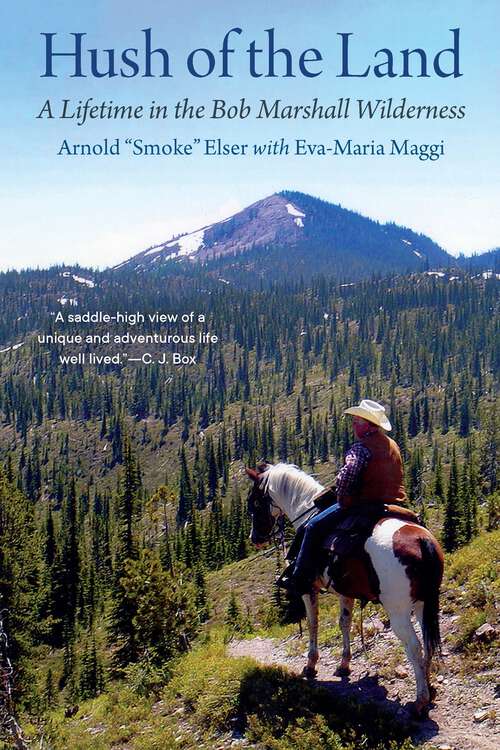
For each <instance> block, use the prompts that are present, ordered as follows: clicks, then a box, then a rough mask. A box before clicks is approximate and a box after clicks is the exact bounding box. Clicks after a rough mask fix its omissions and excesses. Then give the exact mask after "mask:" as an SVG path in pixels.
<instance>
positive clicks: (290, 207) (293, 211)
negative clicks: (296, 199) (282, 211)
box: [286, 203, 306, 219]
mask: <svg viewBox="0 0 500 750" xmlns="http://www.w3.org/2000/svg"><path fill="white" fill-rule="evenodd" d="M286 210H287V211H288V213H289V214H290V216H297V217H298V218H299V219H305V217H306V215H305V214H304V213H303V212H302V211H299V209H298V208H295V206H294V205H293V203H287V204H286Z"/></svg>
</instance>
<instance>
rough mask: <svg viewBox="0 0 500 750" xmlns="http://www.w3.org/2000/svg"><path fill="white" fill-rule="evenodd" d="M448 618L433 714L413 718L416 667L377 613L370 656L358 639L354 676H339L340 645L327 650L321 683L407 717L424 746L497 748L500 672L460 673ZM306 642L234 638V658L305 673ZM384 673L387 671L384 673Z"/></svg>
mask: <svg viewBox="0 0 500 750" xmlns="http://www.w3.org/2000/svg"><path fill="white" fill-rule="evenodd" d="M454 619H456V618H447V619H446V618H443V620H442V623H441V628H442V633H443V636H444V637H443V643H444V650H443V659H442V661H441V663H439V665H438V670H437V674H436V675H435V676H434V679H433V682H434V684H435V685H436V686H437V697H436V702H435V704H434V707H433V708H432V709H431V711H430V713H429V718H428V719H427V720H426V721H423V722H419V723H416V722H412V721H411V717H410V713H409V711H408V709H407V708H406V707H405V704H406V703H407V702H409V701H412V700H414V679H413V672H412V670H411V667H410V666H409V665H408V663H407V662H406V659H405V657H403V656H401V652H400V648H399V646H398V642H397V640H396V638H395V637H394V635H393V633H392V632H391V631H389V630H387V629H385V628H384V626H383V624H382V622H381V621H380V619H379V618H378V617H377V616H375V617H373V618H371V619H368V620H366V622H365V630H366V632H367V633H369V634H370V633H371V634H372V635H369V637H368V638H365V641H366V649H367V652H366V654H365V653H364V652H363V650H362V648H361V643H360V639H359V638H358V637H355V638H354V639H353V643H352V645H353V649H352V652H353V659H352V663H351V666H352V673H351V675H350V677H349V678H340V677H336V676H335V675H334V672H335V669H336V666H337V664H338V656H339V652H340V649H339V648H338V646H335V647H334V648H333V649H331V650H330V649H326V648H322V649H321V650H320V661H319V662H318V675H317V678H316V679H317V683H318V684H320V685H322V686H324V687H326V688H328V689H329V690H331V691H332V693H333V694H340V695H343V696H355V697H356V698H357V699H358V700H362V701H375V702H377V703H379V704H380V705H383V706H384V707H385V708H386V709H387V710H389V711H391V712H394V715H396V716H398V718H400V719H402V720H403V721H404V720H408V722H409V725H410V726H411V732H412V739H413V740H414V741H415V742H418V743H425V744H424V747H428V748H431V747H432V748H436V747H437V748H440V749H441V750H498V748H500V725H499V723H498V721H497V722H495V718H497V719H498V716H497V713H498V714H499V716H500V712H499V709H500V705H499V698H500V693H499V685H498V680H499V677H500V675H499V673H498V672H496V673H493V671H491V670H490V671H489V672H479V673H477V674H476V675H475V676H470V675H468V676H466V677H464V676H462V675H460V657H459V656H458V655H455V654H450V653H449V652H448V651H447V649H446V644H447V640H448V637H449V635H450V632H451V631H452V630H453V621H454ZM306 648H307V640H306V637H305V635H304V636H303V637H302V639H300V638H298V637H297V636H293V637H292V638H289V639H287V640H286V641H276V640H273V639H271V638H253V639H250V640H242V641H233V642H232V643H231V644H230V645H229V653H230V654H231V655H232V656H252V657H253V658H255V659H256V660H257V661H259V662H261V663H262V664H266V665H271V664H276V665H280V666H284V667H286V668H287V669H288V670H290V671H291V672H294V673H300V672H301V670H302V668H303V666H304V664H305V658H304V654H305V649H306ZM381 673H382V674H381Z"/></svg>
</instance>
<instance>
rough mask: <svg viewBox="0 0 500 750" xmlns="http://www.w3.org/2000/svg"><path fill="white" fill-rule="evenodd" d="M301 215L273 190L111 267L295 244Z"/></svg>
mask: <svg viewBox="0 0 500 750" xmlns="http://www.w3.org/2000/svg"><path fill="white" fill-rule="evenodd" d="M305 219H306V215H305V213H304V211H302V210H301V208H300V206H297V205H296V204H295V203H293V202H292V201H291V200H290V199H288V198H286V197H285V195H284V194H283V193H273V194H272V195H269V196H267V197H266V198H262V199H261V200H259V201H256V202H255V203H252V204H251V205H250V206H247V207H246V208H244V209H243V210H242V211H238V213H236V214H233V215H232V216H229V217H228V218H227V219H223V220H222V221H219V222H216V223H214V224H209V225H208V226H204V227H201V228H200V229H197V230H195V231H194V232H188V233H186V234H182V235H180V236H178V237H174V238H172V239H170V240H168V241H167V242H164V243H160V244H159V245H155V246H154V247H150V248H148V249H147V250H144V251H142V252H141V253H138V254H137V255H135V256H134V257H132V258H130V259H129V260H128V261H125V263H120V264H119V265H118V266H115V269H116V268H122V267H124V266H128V267H132V268H134V267H135V268H141V267H144V266H149V265H153V264H154V265H156V266H158V265H161V264H162V263H164V262H167V261H171V260H180V259H182V258H189V260H190V261H197V262H202V263H203V262H206V261H208V260H214V259H215V258H220V257H222V256H225V255H234V254H239V253H242V252H245V251H246V250H250V249H252V248H254V247H264V246H266V245H289V244H295V242H296V241H297V240H298V239H299V238H300V234H301V233H300V230H301V229H303V228H304V221H305Z"/></svg>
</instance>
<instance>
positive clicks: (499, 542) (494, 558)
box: [443, 530, 500, 670]
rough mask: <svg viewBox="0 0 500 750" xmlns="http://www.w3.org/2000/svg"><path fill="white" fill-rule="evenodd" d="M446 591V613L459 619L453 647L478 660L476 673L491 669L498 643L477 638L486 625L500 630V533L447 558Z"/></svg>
mask: <svg viewBox="0 0 500 750" xmlns="http://www.w3.org/2000/svg"><path fill="white" fill-rule="evenodd" d="M443 591H444V592H445V594H444V598H443V609H444V610H445V611H446V612H448V613H454V614H458V615H459V619H458V622H457V632H456V634H455V636H454V639H453V646H454V647H455V649H457V650H461V651H464V653H465V655H466V656H472V657H474V663H473V666H474V669H476V670H477V668H478V664H482V666H483V667H488V666H489V663H490V661H493V660H494V658H495V652H496V651H497V648H498V641H493V642H491V643H485V644H484V643H483V644H481V643H478V642H476V641H475V640H474V639H473V635H474V632H475V631H476V630H477V628H478V627H479V626H480V625H482V624H483V623H485V622H489V623H490V624H491V625H494V626H496V627H497V630H498V627H499V614H498V613H499V611H500V530H497V531H491V532H487V533H483V534H481V535H480V536H478V537H477V538H476V539H474V540H473V541H472V542H471V543H470V544H469V545H467V546H466V547H462V548H461V549H459V550H457V551H456V552H454V553H453V554H452V555H450V556H449V557H448V558H447V561H446V567H445V581H444V583H443ZM478 658H479V659H480V661H479V662H478V661H477V659H478ZM464 664H465V666H467V664H468V662H467V661H465V662H464Z"/></svg>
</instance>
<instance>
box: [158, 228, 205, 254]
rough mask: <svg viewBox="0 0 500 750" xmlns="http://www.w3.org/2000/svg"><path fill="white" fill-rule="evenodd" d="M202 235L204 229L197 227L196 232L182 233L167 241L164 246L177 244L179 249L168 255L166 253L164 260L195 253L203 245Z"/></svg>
mask: <svg viewBox="0 0 500 750" xmlns="http://www.w3.org/2000/svg"><path fill="white" fill-rule="evenodd" d="M204 237H205V229H198V231H197V232H191V233H190V234H183V235H182V237H179V238H178V239H177V240H172V241H171V242H167V244H166V245H165V247H175V246H176V245H177V247H178V248H179V249H178V250H176V251H175V252H173V253H170V255H167V257H166V258H165V260H170V259H171V258H180V257H181V256H187V255H192V254H193V253H196V251H197V250H199V249H200V248H201V247H203V240H204Z"/></svg>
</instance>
